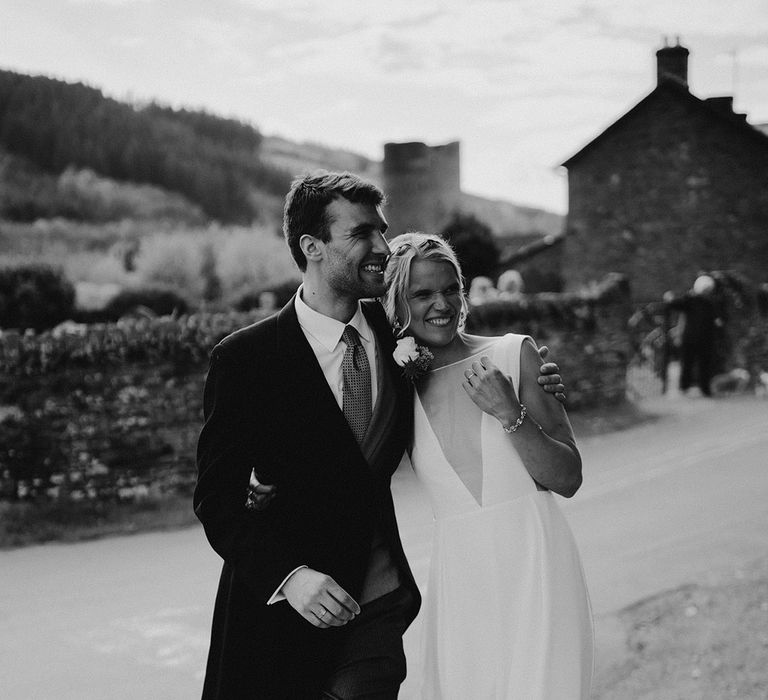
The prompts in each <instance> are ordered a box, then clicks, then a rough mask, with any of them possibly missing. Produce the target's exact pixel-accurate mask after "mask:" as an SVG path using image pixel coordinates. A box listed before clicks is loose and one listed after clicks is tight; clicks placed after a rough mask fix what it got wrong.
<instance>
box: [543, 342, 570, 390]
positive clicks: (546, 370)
mask: <svg viewBox="0 0 768 700" xmlns="http://www.w3.org/2000/svg"><path fill="white" fill-rule="evenodd" d="M547 355H549V348H548V347H547V346H546V345H542V346H541V347H540V348H539V356H540V357H541V359H542V360H544V359H546V357H547ZM559 373H560V368H559V367H558V366H557V365H556V364H555V363H554V362H545V363H544V364H543V365H541V367H539V378H538V380H537V381H538V382H539V386H540V387H541V388H542V389H544V391H546V392H547V393H548V394H554V395H555V398H556V399H557V400H558V401H559V402H560V403H565V386H564V385H563V380H562V378H561V377H560V374H559Z"/></svg>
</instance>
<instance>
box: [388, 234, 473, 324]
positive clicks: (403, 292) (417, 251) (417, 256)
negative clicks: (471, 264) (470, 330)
mask: <svg viewBox="0 0 768 700" xmlns="http://www.w3.org/2000/svg"><path fill="white" fill-rule="evenodd" d="M389 248H390V250H391V251H392V254H391V255H390V257H389V261H388V262H387V269H386V270H385V272H384V280H385V282H386V285H387V294H386V296H385V297H384V298H383V299H382V304H383V305H384V311H386V313H387V318H388V319H389V323H390V324H391V325H392V327H393V328H395V329H396V330H397V335H398V336H401V335H403V334H404V333H405V331H406V329H407V328H408V326H409V325H410V323H411V312H410V309H409V308H408V303H407V299H408V288H409V286H410V284H411V263H412V262H413V261H414V260H431V261H434V262H445V263H448V264H449V265H451V267H453V269H454V271H455V272H456V278H457V279H458V281H459V294H460V295H461V313H460V318H459V330H461V329H463V328H464V322H465V321H466V318H467V313H468V311H469V305H468V303H467V297H466V294H465V293H464V276H463V275H462V273H461V265H459V260H458V258H457V257H456V253H455V252H454V251H453V248H451V246H450V244H449V243H448V242H447V241H445V240H444V239H443V238H441V237H440V236H437V235H435V234H432V233H422V232H420V231H414V232H410V233H403V234H401V235H399V236H397V237H395V238H393V239H392V240H391V241H389ZM400 301H402V302H403V307H404V308H405V313H406V314H407V318H405V319H401V318H398V315H397V307H398V303H399V302H400Z"/></svg>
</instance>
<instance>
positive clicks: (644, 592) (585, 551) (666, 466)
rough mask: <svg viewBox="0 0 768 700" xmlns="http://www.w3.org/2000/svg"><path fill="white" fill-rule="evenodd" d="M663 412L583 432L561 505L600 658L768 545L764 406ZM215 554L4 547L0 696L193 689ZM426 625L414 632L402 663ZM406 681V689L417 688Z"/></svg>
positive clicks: (719, 404)
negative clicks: (618, 623)
mask: <svg viewBox="0 0 768 700" xmlns="http://www.w3.org/2000/svg"><path fill="white" fill-rule="evenodd" d="M645 407H646V408H647V409H648V410H651V411H654V412H658V413H659V415H660V417H659V419H658V420H656V421H652V422H646V423H643V424H641V425H639V426H637V427H634V428H631V429H629V430H625V431H621V432H616V433H611V434H608V435H604V436H598V437H592V438H587V439H584V440H580V447H581V451H582V456H583V458H584V465H585V467H584V473H585V483H584V486H583V487H582V489H581V490H580V491H579V493H578V494H577V495H576V496H575V497H574V498H573V499H571V500H569V501H565V500H563V501H561V503H562V506H563V509H564V510H565V512H566V514H567V517H568V519H569V521H570V522H571V525H572V527H573V530H574V534H575V535H576V539H577V541H578V543H579V547H580V549H581V553H582V558H583V561H584V567H585V571H586V574H587V579H588V583H589V587H590V594H591V598H592V603H593V608H594V611H595V618H596V630H597V639H598V654H599V656H598V665H600V664H601V663H605V659H607V658H610V655H611V646H612V644H614V643H615V642H616V641H617V640H616V638H615V637H614V636H613V634H614V627H613V625H614V618H613V615H612V613H614V612H616V611H617V610H619V609H621V608H622V607H624V606H626V605H629V604H631V603H633V602H635V601H637V600H639V599H642V598H644V597H647V596H650V595H654V594H656V593H658V592H660V591H662V590H665V589H668V588H673V587H676V586H679V585H681V584H684V583H689V582H696V581H700V580H703V579H705V578H706V577H707V576H708V575H709V574H711V573H712V572H713V571H716V570H722V569H725V568H727V567H738V566H739V565H741V564H744V563H746V562H747V561H750V560H752V559H755V558H757V557H761V556H765V555H766V554H768V508H766V506H765V504H766V502H768V478H767V476H766V470H767V469H768V400H764V399H760V398H755V397H736V398H729V399H718V400H715V401H713V400H709V399H701V398H698V399H685V398H684V397H679V396H678V397H674V398H672V399H660V400H656V401H654V402H651V403H648V404H646V406H645ZM409 478H410V477H409V475H408V474H407V473H406V474H398V476H397V479H396V481H395V487H394V488H395V494H396V496H397V502H398V512H399V514H400V516H401V518H402V522H403V527H402V530H403V539H404V541H405V544H406V549H407V552H408V554H409V556H410V557H411V560H412V561H413V563H414V570H415V573H416V576H417V579H420V580H422V581H423V579H424V576H425V575H426V570H427V562H428V557H429V517H430V516H429V511H428V506H427V505H426V503H425V502H424V501H423V500H421V497H420V495H419V494H418V493H417V492H415V491H414V490H413V489H412V485H411V484H410V482H409ZM218 571H219V561H218V558H217V557H216V555H215V554H214V553H213V552H212V551H211V550H210V548H209V547H208V545H207V543H206V541H205V538H204V536H203V533H202V531H201V529H200V528H197V527H194V528H190V529H187V530H183V531H179V532H172V533H153V534H145V535H134V536H130V537H117V538H112V539H107V540H101V541H96V542H87V543H81V544H73V545H44V546H39V547H29V548H25V549H19V550H14V551H6V552H0V697H2V698H3V699H4V700H48V699H53V698H56V700H104V698H109V699H110V700H139V699H142V698H147V699H151V700H189V699H190V698H195V697H198V696H199V693H200V688H201V684H202V674H203V665H204V659H205V654H206V651H207V647H208V630H209V625H210V615H211V609H212V604H213V597H214V593H215V590H216V584H217V578H218ZM417 638H418V624H416V625H414V627H413V628H412V630H410V631H409V634H408V637H407V638H406V645H407V649H408V651H409V656H412V655H413V654H414V653H415V651H414V650H415V648H416V647H417V645H418V640H417ZM417 682H418V676H417V674H416V673H415V672H414V673H412V674H411V675H410V678H409V681H408V683H407V685H406V686H405V687H404V690H403V692H402V693H401V697H402V698H403V700H408V698H411V697H413V692H414V688H415V687H416V685H417Z"/></svg>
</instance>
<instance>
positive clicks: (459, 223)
mask: <svg viewBox="0 0 768 700" xmlns="http://www.w3.org/2000/svg"><path fill="white" fill-rule="evenodd" d="M440 235H441V236H442V237H443V238H445V240H447V241H448V242H449V243H450V244H451V245H452V246H453V249H454V250H455V251H456V255H457V256H458V258H459V262H460V263H461V269H462V271H463V272H464V277H465V279H466V280H467V283H469V282H470V281H471V280H472V279H473V278H474V277H478V276H480V275H486V276H488V277H492V278H493V277H495V274H496V266H497V265H498V262H499V248H498V246H497V244H496V240H495V239H494V237H493V233H492V232H491V229H490V228H489V227H488V226H487V225H486V224H484V223H483V222H482V221H480V220H479V219H478V218H476V217H475V216H474V215H472V214H461V213H458V212H457V213H456V214H454V216H453V219H451V221H450V222H449V223H448V225H447V226H446V227H445V228H444V229H443V230H442V231H441V233H440Z"/></svg>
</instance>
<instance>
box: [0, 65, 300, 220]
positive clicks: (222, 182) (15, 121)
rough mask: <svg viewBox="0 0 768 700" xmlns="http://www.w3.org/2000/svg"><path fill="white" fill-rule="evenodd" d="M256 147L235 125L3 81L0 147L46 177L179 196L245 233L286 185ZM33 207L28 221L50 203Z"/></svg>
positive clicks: (8, 76) (51, 84)
mask: <svg viewBox="0 0 768 700" xmlns="http://www.w3.org/2000/svg"><path fill="white" fill-rule="evenodd" d="M260 146H261V134H260V133H259V131H258V130H257V129H255V128H254V127H252V126H250V125H248V124H244V123H242V122H239V121H237V120H233V119H223V118H220V117H217V116H215V115H212V114H208V113H206V112H200V111H188V110H184V109H181V110H175V109H171V108H170V107H164V106H161V105H157V104H154V103H150V104H148V105H132V104H128V103H124V102H119V101H117V100H113V99H110V98H107V97H105V96H104V95H103V94H102V92H101V91H100V90H98V89H96V88H93V87H89V86H86V85H83V84H82V83H74V84H73V83H67V82H64V81H61V80H53V79H51V78H46V77H43V76H29V75H23V74H19V73H14V72H11V71H0V147H2V148H4V149H5V150H6V151H8V152H9V153H10V154H11V155H13V156H16V157H18V158H23V159H25V160H26V161H28V162H29V163H30V164H31V166H33V168H35V169H37V170H38V172H39V173H41V174H43V175H48V176H54V177H58V176H60V175H61V174H62V173H63V172H64V171H65V170H67V169H68V168H73V169H75V170H78V171H79V170H89V171H92V172H94V173H96V174H97V175H99V176H101V177H105V178H109V179H110V180H114V181H129V182H133V183H138V184H143V185H151V186H153V187H157V188H161V189H164V190H168V191H171V192H175V193H177V194H180V195H183V196H184V197H185V198H186V199H187V200H189V201H190V202H192V203H194V204H195V205H198V206H199V207H200V208H201V209H202V211H203V212H204V213H205V215H206V216H207V217H208V218H210V219H217V220H220V221H224V222H228V223H249V222H251V221H253V220H255V219H259V218H263V217H264V216H265V214H266V211H265V210H266V209H269V208H270V206H271V202H270V200H271V199H272V198H275V199H276V198H279V197H281V196H282V195H283V194H284V192H285V190H286V188H287V186H288V183H289V181H290V178H289V175H288V173H286V172H284V171H282V170H279V169H278V168H276V167H274V166H272V165H269V164H267V163H264V162H263V161H262V160H261V158H260V154H259V151H260ZM27 170H28V172H29V171H30V169H29V168H27ZM36 201H37V200H33V201H32V202H31V203H28V204H29V206H28V207H27V211H26V215H28V216H30V217H32V218H37V217H39V216H45V215H46V214H48V213H49V212H48V211H47V208H49V206H50V205H51V202H49V201H43V202H41V209H42V211H40V212H37V211H35V206H34V205H35V202H36ZM3 213H4V214H8V212H3ZM10 213H11V214H12V213H13V212H10ZM60 214H61V215H65V216H66V215H67V214H68V212H66V211H64V212H60ZM272 214H273V213H272ZM270 218H271V216H270Z"/></svg>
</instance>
